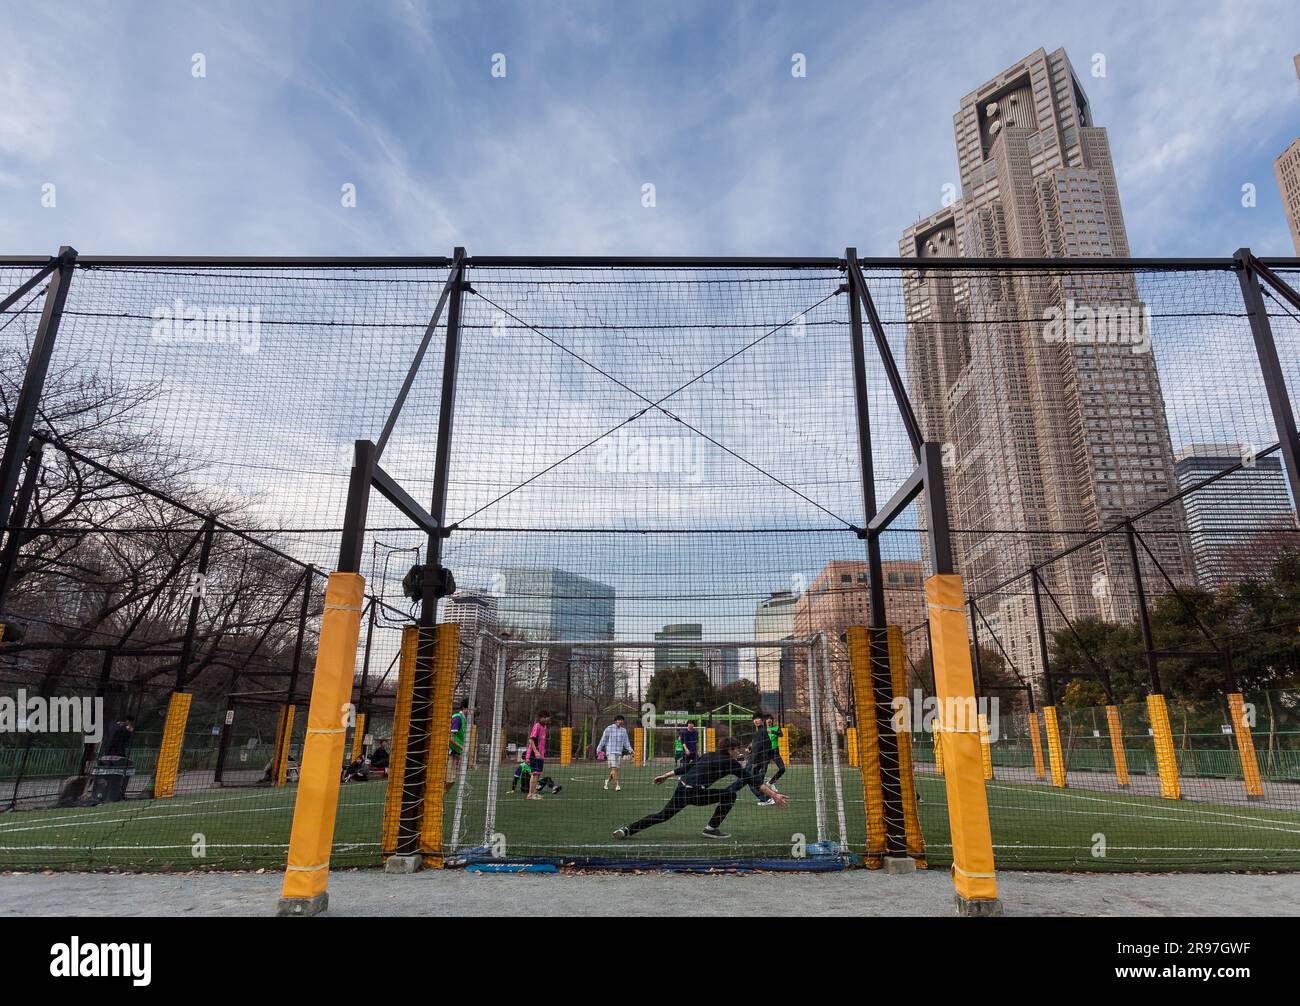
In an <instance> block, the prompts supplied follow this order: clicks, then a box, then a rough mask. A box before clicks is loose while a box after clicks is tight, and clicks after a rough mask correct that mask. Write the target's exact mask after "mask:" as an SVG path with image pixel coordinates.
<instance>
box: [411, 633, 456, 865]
mask: <svg viewBox="0 0 1300 1006" xmlns="http://www.w3.org/2000/svg"><path fill="white" fill-rule="evenodd" d="M425 631H428V630H425ZM433 633H434V638H433V645H434V650H433V686H432V698H431V700H430V705H429V753H428V761H427V764H426V767H425V770H424V815H423V817H422V818H421V821H420V853H421V855H422V856H423V861H424V865H425V866H431V867H434V868H435V869H441V868H442V824H443V803H444V801H443V797H444V795H445V794H446V792H447V785H446V784H447V783H448V782H452V781H454V780H450V779H448V778H447V770H448V768H449V766H448V764H447V763H448V761H449V760H450V756H449V754H448V751H449V748H450V745H451V704H452V701H453V698H454V693H455V690H456V661H457V658H458V657H459V655H460V626H459V625H457V624H456V623H455V622H448V623H444V624H442V625H437V626H435V627H434V629H433ZM462 757H463V755H462Z"/></svg>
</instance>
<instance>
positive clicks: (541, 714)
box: [528, 709, 551, 800]
mask: <svg viewBox="0 0 1300 1006" xmlns="http://www.w3.org/2000/svg"><path fill="white" fill-rule="evenodd" d="M550 722H551V714H550V713H548V712H547V711H546V710H545V709H540V710H538V712H537V722H536V723H534V724H533V728H532V729H531V730H529V731H528V765H529V767H530V768H531V769H532V770H533V771H532V778H531V780H530V781H529V784H528V799H530V800H540V799H541V798H542V796H541V794H540V793H538V792H537V783H538V782H539V780H540V779H541V778H542V768H543V766H544V765H545V764H546V727H547V725H548V724H549V723H550Z"/></svg>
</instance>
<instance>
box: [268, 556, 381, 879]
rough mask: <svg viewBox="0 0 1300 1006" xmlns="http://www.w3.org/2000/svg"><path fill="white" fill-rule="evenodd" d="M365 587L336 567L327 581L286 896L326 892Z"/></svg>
mask: <svg viewBox="0 0 1300 1006" xmlns="http://www.w3.org/2000/svg"><path fill="white" fill-rule="evenodd" d="M364 590H365V580H364V579H363V578H362V577H361V575H360V574H358V573H331V574H330V577H329V581H328V583H327V584H326V586H325V611H324V614H323V615H322V616H321V628H320V642H319V644H318V645H317V648H316V673H315V676H314V679H313V681H312V688H311V705H310V706H309V707H308V709H307V736H306V739H305V740H304V741H303V747H302V767H301V769H300V771H299V775H298V795H297V799H296V800H295V802H294V808H293V829H292V831H291V832H290V833H289V858H288V865H287V867H286V868H285V872H284V889H283V897H285V898H315V897H317V896H320V895H323V894H324V893H325V888H326V886H327V884H328V882H329V864H330V848H331V847H332V846H333V844H334V817H335V814H336V813H337V811H338V802H339V778H340V773H339V761H340V759H341V758H342V757H343V744H344V740H345V739H346V735H347V729H348V725H347V715H348V711H349V701H350V699H351V698H352V678H353V673H354V671H355V668H356V659H357V641H358V639H359V638H360V635H361V600H362V593H363V591H364ZM285 747H286V748H287V747H288V744H287V743H286V744H285Z"/></svg>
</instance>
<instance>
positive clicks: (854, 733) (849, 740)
mask: <svg viewBox="0 0 1300 1006" xmlns="http://www.w3.org/2000/svg"><path fill="white" fill-rule="evenodd" d="M844 746H845V747H847V748H848V749H849V768H857V767H858V728H857V727H849V728H848V729H846V730H845V732H844Z"/></svg>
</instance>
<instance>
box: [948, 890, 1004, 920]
mask: <svg viewBox="0 0 1300 1006" xmlns="http://www.w3.org/2000/svg"><path fill="white" fill-rule="evenodd" d="M955 901H956V904H957V914H958V915H961V916H963V917H965V918H972V919H992V918H998V917H999V916H1001V915H1002V902H1001V901H999V900H998V899H997V898H993V899H992V900H990V899H988V898H980V899H978V900H972V899H970V898H963V897H962V896H961V895H960V894H958V895H955Z"/></svg>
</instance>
